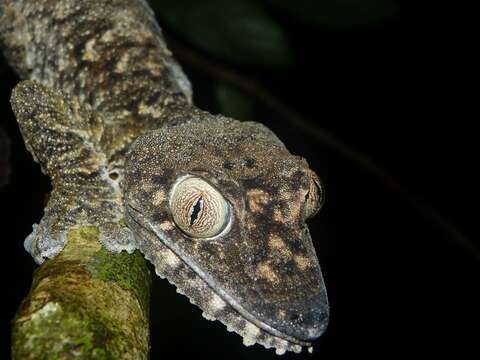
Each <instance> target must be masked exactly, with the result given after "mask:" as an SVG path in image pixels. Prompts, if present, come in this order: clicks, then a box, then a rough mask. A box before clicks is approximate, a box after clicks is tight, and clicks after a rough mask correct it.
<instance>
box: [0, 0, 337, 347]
mask: <svg viewBox="0 0 480 360" xmlns="http://www.w3.org/2000/svg"><path fill="white" fill-rule="evenodd" d="M0 40H1V44H2V48H3V51H4V54H5V56H6V58H7V60H8V61H9V63H10V64H11V65H12V66H13V67H14V69H15V70H16V71H17V72H18V74H19V75H20V76H21V77H23V78H28V79H30V80H34V81H26V82H22V83H20V84H19V85H18V86H17V88H16V89H15V91H14V93H13V95H12V106H13V109H14V112H15V115H16V116H17V119H18V122H19V125H20V128H21V131H22V134H23V136H24V139H25V143H26V145H27V148H28V149H29V150H30V152H31V153H32V154H33V156H34V158H35V160H36V161H37V162H39V163H40V165H41V167H42V170H43V171H44V172H45V173H46V174H48V175H49V176H50V178H51V179H52V184H53V191H52V194H51V197H50V199H49V202H48V205H47V208H46V209H45V214H44V217H43V218H42V220H41V222H40V224H39V225H38V226H35V228H34V231H33V233H32V235H30V236H29V237H28V238H27V240H26V243H25V244H26V248H27V250H28V251H29V252H30V253H31V254H32V255H33V256H34V258H35V259H36V261H38V262H41V261H43V259H44V258H48V257H53V256H55V255H57V254H58V253H59V252H60V251H61V250H62V248H63V246H64V245H65V241H66V240H65V233H66V231H67V230H68V229H71V228H75V227H77V226H85V225H93V226H94V227H97V228H98V229H99V230H100V237H99V238H100V241H101V242H102V243H103V244H104V245H105V246H106V247H107V248H108V249H109V250H111V251H120V250H127V251H132V250H133V249H135V248H138V249H140V250H141V251H142V253H143V254H144V256H145V258H147V259H148V260H149V261H151V262H152V263H153V264H154V266H155V269H156V272H157V274H158V275H159V276H161V277H166V278H167V279H168V280H169V281H170V282H171V283H173V284H175V285H176V286H177V289H178V292H180V293H183V294H185V295H187V296H188V297H189V298H190V300H191V302H192V303H195V304H197V305H198V306H199V307H200V308H201V309H202V310H203V311H204V316H205V317H206V318H207V319H218V320H220V321H221V322H222V323H224V324H225V325H226V326H227V329H228V330H229V331H235V332H237V333H239V334H240V335H241V336H242V337H243V338H244V344H245V345H252V344H254V343H259V344H262V345H263V346H265V347H267V348H270V347H273V348H275V349H276V351H277V353H280V354H281V353H284V352H285V351H295V352H299V351H301V349H302V346H309V345H310V343H311V341H313V340H314V339H316V338H317V337H319V336H320V335H321V334H322V333H323V332H324V331H325V328H326V326H327V323H328V316H329V308H328V301H327V295H326V289H325V285H324V282H323V278H322V273H321V271H320V266H319V264H318V260H317V257H316V254H315V250H314V247H313V245H312V241H311V239H310V234H309V232H308V228H307V226H306V224H305V221H306V220H307V218H308V217H310V216H313V214H315V213H316V212H317V211H318V209H319V208H320V207H321V204H322V202H323V189H322V186H321V184H320V181H319V179H318V177H317V176H316V175H315V174H314V172H313V171H312V170H311V169H309V167H308V164H307V162H306V161H305V160H304V159H303V158H301V157H298V156H294V155H292V154H290V153H289V152H288V150H287V149H286V148H285V146H284V145H283V144H282V143H281V141H280V140H279V139H278V138H277V137H276V136H275V135H274V134H273V133H272V132H271V131H270V130H268V129H267V128H265V127H264V126H262V125H260V124H258V123H253V122H246V123H241V122H239V121H236V120H233V119H228V118H225V117H222V116H213V115H211V114H209V113H206V112H204V111H201V110H199V109H198V108H196V107H195V106H193V105H192V104H191V89H190V86H189V83H188V80H187V78H186V77H185V75H184V74H183V73H182V71H181V69H180V67H179V66H178V64H177V63H176V62H175V61H174V59H173V57H172V56H171V54H170V52H169V51H168V49H167V47H166V46H165V42H164V40H163V37H162V34H161V31H160V28H159V27H158V25H157V24H156V22H155V19H154V16H153V12H152V11H151V10H150V8H149V7H148V5H147V4H146V2H145V1H144V0H82V1H78V0H35V1H34V0H16V1H13V0H0ZM154 129H156V130H154ZM135 139H137V140H136V141H135ZM134 141H135V143H134V145H132V143H133V142H134ZM127 152H129V155H128V165H127V167H126V168H124V166H125V159H126V154H127ZM185 176H189V177H193V178H198V179H201V181H200V182H199V181H197V182H195V181H193V182H191V183H192V184H195V183H197V184H198V183H201V182H207V183H208V184H209V186H204V187H201V189H196V190H195V191H197V192H196V193H195V194H194V197H195V199H196V202H195V204H193V203H192V204H190V203H188V204H186V205H185V206H184V205H183V204H181V203H180V204H177V203H176V201H177V200H175V204H176V208H177V209H182V211H184V209H187V211H188V212H187V213H183V215H182V216H183V220H182V222H181V223H180V225H181V226H180V227H179V226H178V225H179V224H178V223H175V220H174V218H175V217H174V216H173V214H172V209H171V208H170V204H171V202H170V200H171V194H172V191H173V190H172V189H174V187H175V184H177V183H178V181H179V180H181V179H183V178H184V177H185ZM209 189H215V190H214V191H217V192H218V193H219V194H221V195H219V196H217V195H215V196H214V198H215V199H217V200H212V199H213V197H209V196H211V195H212V194H211V193H210V194H203V193H202V191H207V192H208V191H212V190H209ZM182 191H185V193H186V194H192V192H189V190H188V189H186V190H185V189H183V190H182ZM187 197H188V196H187ZM218 199H224V200H225V201H226V203H227V205H226V206H225V207H222V208H221V209H222V211H218V212H215V211H217V210H218V209H220V208H217V209H213V208H208V209H207V208H204V207H205V206H213V205H212V204H213V202H212V201H220V200H218ZM222 201H223V200H222ZM222 204H223V203H222ZM223 205H225V204H223ZM223 205H222V206H223ZM202 211H203V212H202ZM209 211H210V212H211V213H212V214H216V216H213V217H212V218H205V216H208V212H209ZM177 215H178V214H177ZM217 215H218V216H217ZM202 216H203V217H202ZM226 216H228V219H224V217H226ZM189 217H190V220H191V221H189ZM197 218H201V220H202V221H203V222H202V225H201V226H200V225H199V226H197V227H194V226H193V224H195V221H196V220H197ZM178 219H179V218H178V216H177V222H179V220H178ZM224 220H227V221H226V222H225V226H224V224H223V222H222V223H221V224H217V223H215V221H224ZM212 222H213V225H211V224H212ZM125 224H126V225H128V227H127V226H126V225H125ZM189 224H190V225H189ZM205 224H206V225H205ZM207 225H208V226H210V225H211V226H212V227H210V228H208V229H207V228H205V226H207ZM188 226H191V228H187V227H188ZM199 229H201V230H199ZM195 234H200V235H201V236H198V237H195Z"/></svg>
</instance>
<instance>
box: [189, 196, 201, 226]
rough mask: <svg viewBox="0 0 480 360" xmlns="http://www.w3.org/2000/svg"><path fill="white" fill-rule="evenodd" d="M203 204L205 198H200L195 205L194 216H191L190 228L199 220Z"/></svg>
mask: <svg viewBox="0 0 480 360" xmlns="http://www.w3.org/2000/svg"><path fill="white" fill-rule="evenodd" d="M202 203H203V198H202V197H201V196H200V197H199V198H198V200H197V202H196V203H195V205H193V211H192V215H190V226H192V225H193V223H194V222H195V220H197V218H198V214H199V213H200V210H202Z"/></svg>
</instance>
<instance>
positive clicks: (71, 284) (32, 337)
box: [12, 227, 151, 359]
mask: <svg viewBox="0 0 480 360" xmlns="http://www.w3.org/2000/svg"><path fill="white" fill-rule="evenodd" d="M98 236H99V231H98V229H97V228H95V227H81V228H77V229H74V230H71V231H70V232H69V233H68V242H67V245H66V247H65V249H64V250H63V251H62V252H61V254H60V255H58V256H57V257H55V258H54V259H50V260H47V261H45V262H44V263H43V264H42V266H41V267H39V268H38V269H37V271H36V272H35V275H34V279H33V284H32V288H31V290H30V293H29V294H28V296H27V298H26V299H25V300H24V301H23V302H22V304H21V306H20V308H19V310H18V312H17V315H16V317H15V319H14V322H13V332H12V358H13V359H73V358H75V359H147V358H148V351H149V328H148V326H149V323H148V314H149V292H150V281H151V279H150V273H149V270H148V268H147V266H146V264H145V261H144V259H143V257H142V256H141V255H140V253H138V252H135V253H134V254H131V255H130V254H127V253H125V252H123V253H119V254H113V253H110V252H108V251H107V250H105V249H104V248H103V247H102V246H101V244H100V243H99V241H98Z"/></svg>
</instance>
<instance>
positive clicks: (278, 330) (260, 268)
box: [124, 115, 329, 353]
mask: <svg viewBox="0 0 480 360" xmlns="http://www.w3.org/2000/svg"><path fill="white" fill-rule="evenodd" d="M206 139H208V141H206ZM185 176H194V177H198V178H201V179H203V180H204V181H207V182H209V183H210V184H211V185H212V186H213V187H215V188H216V189H217V190H218V191H219V192H220V193H221V194H222V195H223V197H224V198H225V199H226V200H227V201H228V203H229V204H230V208H231V211H230V214H231V215H230V216H231V219H230V224H229V227H228V228H227V229H226V230H225V231H223V232H222V233H220V234H219V235H218V236H216V237H213V238H210V239H204V238H201V237H199V238H195V237H192V236H188V235H187V234H185V233H184V232H183V231H182V229H181V228H179V226H177V225H176V224H175V221H174V217H173V216H172V211H174V209H172V208H171V207H170V206H169V201H170V196H171V193H172V188H174V187H175V184H176V183H177V181H178V179H182V178H183V177H185ZM313 181H318V179H317V177H316V176H315V175H314V174H313V172H312V171H311V170H310V169H309V167H308V164H307V163H306V161H305V160H304V159H303V158H300V157H298V156H293V155H291V154H290V153H289V152H288V150H287V149H286V148H285V147H284V145H283V144H282V143H281V142H280V140H278V138H277V137H276V136H275V135H274V134H273V133H272V132H271V131H270V130H268V129H267V128H265V127H264V126H262V125H260V124H258V123H252V122H245V123H241V122H239V121H236V120H232V119H228V118H224V117H221V116H211V115H208V116H207V115H204V116H203V117H202V119H201V121H195V119H194V118H192V121H185V122H183V123H180V124H177V125H173V126H165V127H163V128H161V129H158V130H155V131H151V132H148V133H146V134H145V135H142V136H140V137H139V139H138V140H137V141H136V142H135V143H134V145H133V146H132V149H131V151H130V153H129V156H128V162H127V167H126V173H125V189H124V193H125V204H126V220H127V224H128V226H129V227H130V228H131V229H132V231H133V232H134V234H135V236H136V238H137V241H138V248H139V249H140V251H142V252H143V253H144V254H145V256H146V258H147V259H149V260H150V261H151V262H153V264H154V265H155V267H156V270H157V273H158V274H159V275H161V276H164V277H167V279H169V280H170V281H171V282H173V283H174V284H175V285H176V286H177V287H178V289H179V290H180V291H181V292H183V293H185V294H186V295H187V296H188V297H190V298H191V299H193V301H194V302H195V303H196V304H197V305H198V306H199V307H200V308H201V309H202V310H203V311H204V312H205V313H206V317H207V318H216V319H219V320H220V321H222V322H223V323H224V324H226V325H227V327H229V328H230V329H232V330H234V331H236V332H238V333H239V334H241V335H242V336H243V337H244V342H245V343H246V344H253V343H256V342H257V343H260V344H262V345H264V346H266V347H275V348H276V349H277V350H278V352H280V353H281V352H283V351H285V350H291V351H300V349H301V346H302V345H309V342H310V341H311V340H314V339H316V338H318V337H319V336H320V335H321V334H322V333H323V332H324V330H325V328H326V325H327V323H328V315H329V310H328V301H327V295H326V290H325V285H324V283H323V279H322V274H321V271H320V266H319V264H318V260H317V257H316V254H315V250H314V248H313V245H312V241H311V239H310V235H309V232H308V228H307V226H306V224H305V220H306V217H307V215H308V212H307V211H306V210H307V208H306V206H307V204H309V202H308V195H309V192H310V191H311V187H312V182H313ZM315 186H317V185H315Z"/></svg>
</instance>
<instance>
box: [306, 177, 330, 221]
mask: <svg viewBox="0 0 480 360" xmlns="http://www.w3.org/2000/svg"><path fill="white" fill-rule="evenodd" d="M324 201H325V194H324V191H323V187H322V183H321V181H320V179H319V178H318V176H317V174H315V173H314V172H313V171H311V180H310V188H309V189H308V192H307V195H305V217H306V218H307V219H309V218H311V217H312V216H314V215H315V214H316V213H317V212H318V211H319V210H320V208H321V207H322V206H323V203H324Z"/></svg>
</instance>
